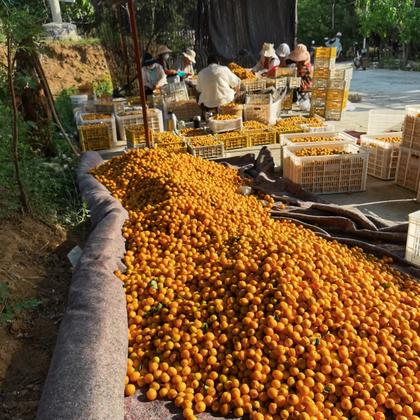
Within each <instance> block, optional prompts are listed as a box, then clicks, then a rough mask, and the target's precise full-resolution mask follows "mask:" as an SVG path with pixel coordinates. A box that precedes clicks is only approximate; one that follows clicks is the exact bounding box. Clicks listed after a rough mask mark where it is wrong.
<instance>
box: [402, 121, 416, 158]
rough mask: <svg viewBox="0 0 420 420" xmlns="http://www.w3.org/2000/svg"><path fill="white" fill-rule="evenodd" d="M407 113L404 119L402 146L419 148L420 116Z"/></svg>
mask: <svg viewBox="0 0 420 420" xmlns="http://www.w3.org/2000/svg"><path fill="white" fill-rule="evenodd" d="M417 115H420V114H415V115H410V114H407V116H406V117H405V120H404V130H403V136H402V146H404V147H409V148H410V149H414V150H420V117H417Z"/></svg>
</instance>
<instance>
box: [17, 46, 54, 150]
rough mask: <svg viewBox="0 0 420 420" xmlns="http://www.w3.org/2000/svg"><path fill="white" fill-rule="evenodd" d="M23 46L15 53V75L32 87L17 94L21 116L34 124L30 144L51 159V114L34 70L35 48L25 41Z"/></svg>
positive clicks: (25, 87) (52, 144)
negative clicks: (20, 101) (27, 79)
mask: <svg viewBox="0 0 420 420" xmlns="http://www.w3.org/2000/svg"><path fill="white" fill-rule="evenodd" d="M24 44H25V46H26V47H27V48H22V49H21V50H20V51H18V52H17V53H16V58H15V60H16V73H17V74H21V75H23V76H25V77H28V76H29V77H30V79H31V80H32V81H33V85H31V84H28V85H26V86H24V87H23V89H22V90H21V92H20V94H19V96H20V98H21V100H22V116H23V119H24V120H25V121H31V122H33V123H34V128H33V129H32V130H31V134H32V135H31V137H30V138H29V140H30V142H31V144H32V145H33V146H34V147H36V148H38V147H39V148H40V149H41V151H42V153H43V155H44V156H47V157H52V156H55V154H56V147H55V145H54V142H53V138H52V130H51V123H52V114H51V111H50V108H49V106H48V101H47V99H46V96H45V95H43V93H42V86H41V84H40V81H39V78H38V75H37V72H36V70H35V65H34V55H35V54H36V53H34V50H35V48H36V47H35V46H33V45H32V41H31V40H26V42H25V43H24Z"/></svg>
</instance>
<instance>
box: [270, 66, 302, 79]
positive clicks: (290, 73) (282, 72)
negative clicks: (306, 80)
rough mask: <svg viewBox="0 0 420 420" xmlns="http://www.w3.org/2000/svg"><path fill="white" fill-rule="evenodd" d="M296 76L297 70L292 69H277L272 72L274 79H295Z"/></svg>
mask: <svg viewBox="0 0 420 420" xmlns="http://www.w3.org/2000/svg"><path fill="white" fill-rule="evenodd" d="M296 74H297V69H296V68H293V67H277V68H276V70H275V71H274V77H275V78H277V77H284V76H286V77H295V76H296Z"/></svg>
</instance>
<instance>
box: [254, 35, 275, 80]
mask: <svg viewBox="0 0 420 420" xmlns="http://www.w3.org/2000/svg"><path fill="white" fill-rule="evenodd" d="M279 65H280V60H279V58H278V57H277V54H276V50H275V49H274V44H269V43H267V42H264V44H263V46H262V48H261V51H260V59H259V61H258V63H257V64H256V65H255V66H254V67H253V69H252V71H253V72H254V73H257V72H263V73H265V72H268V71H270V70H271V69H272V68H273V67H278V66H279Z"/></svg>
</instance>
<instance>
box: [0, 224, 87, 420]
mask: <svg viewBox="0 0 420 420" xmlns="http://www.w3.org/2000/svg"><path fill="white" fill-rule="evenodd" d="M0 224H1V230H0V285H1V289H0V292H1V294H0V297H1V300H0V311H1V316H2V317H1V318H0V319H1V322H0V347H1V350H0V418H1V419H5V420H6V419H7V420H8V419H10V420H11V419H13V420H19V419H22V420H26V419H28V420H29V419H33V418H34V417H35V413H36V409H37V405H38V401H39V398H40V395H41V391H42V386H43V383H44V381H45V377H46V374H47V372H48V367H49V363H50V359H51V355H52V352H53V350H54V345H55V341H56V336H57V332H58V329H59V325H60V321H61V319H62V316H63V313H64V308H65V303H66V299H67V293H68V287H69V284H70V280H71V274H72V270H71V266H70V263H69V262H68V260H67V257H66V255H67V253H68V252H69V251H70V250H71V249H72V248H73V247H74V246H75V245H76V244H77V243H78V242H80V240H79V238H78V237H77V236H75V235H74V234H73V233H71V232H70V233H68V232H65V231H64V230H63V229H61V228H56V227H50V226H47V225H45V224H43V223H41V222H37V221H34V220H33V219H31V218H29V217H26V218H20V217H15V218H13V217H12V218H7V219H2V220H0ZM6 289H7V290H8V293H7V292H5V290H6ZM6 294H7V295H8V296H7V295H6ZM22 305H23V306H25V305H26V306H28V307H29V309H22V310H19V308H20V307H22ZM10 310H11V311H13V312H14V313H13V315H12V320H11V321H5V319H4V318H5V315H6V314H7V313H8V311H9V313H10Z"/></svg>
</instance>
